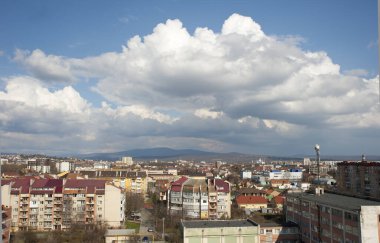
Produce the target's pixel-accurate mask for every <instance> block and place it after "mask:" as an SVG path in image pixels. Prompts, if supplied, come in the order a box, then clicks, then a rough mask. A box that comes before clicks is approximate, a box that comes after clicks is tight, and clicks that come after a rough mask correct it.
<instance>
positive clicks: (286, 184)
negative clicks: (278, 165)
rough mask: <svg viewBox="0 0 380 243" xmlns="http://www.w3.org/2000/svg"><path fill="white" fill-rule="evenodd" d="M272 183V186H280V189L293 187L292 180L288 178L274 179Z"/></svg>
mask: <svg viewBox="0 0 380 243" xmlns="http://www.w3.org/2000/svg"><path fill="white" fill-rule="evenodd" d="M270 185H271V186H272V187H278V188H279V189H288V188H291V187H292V185H291V183H290V181H289V180H287V179H272V180H271V181H270Z"/></svg>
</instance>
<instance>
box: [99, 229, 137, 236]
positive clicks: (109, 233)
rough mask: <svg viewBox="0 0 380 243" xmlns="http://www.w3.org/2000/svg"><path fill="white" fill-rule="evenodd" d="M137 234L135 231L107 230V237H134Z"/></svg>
mask: <svg viewBox="0 0 380 243" xmlns="http://www.w3.org/2000/svg"><path fill="white" fill-rule="evenodd" d="M135 233H136V230H135V229H107V231H106V234H105V236H122V235H133V234H135Z"/></svg>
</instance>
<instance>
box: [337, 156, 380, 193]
mask: <svg viewBox="0 0 380 243" xmlns="http://www.w3.org/2000/svg"><path fill="white" fill-rule="evenodd" d="M336 182H337V186H338V190H339V191H340V192H343V193H347V194H350V195H357V196H363V197H368V198H375V199H380V183H379V182H380V163H379V162H367V161H365V160H364V159H363V160H362V161H361V162H347V161H345V162H342V163H338V170H337V178H336Z"/></svg>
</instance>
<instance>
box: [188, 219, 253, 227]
mask: <svg viewBox="0 0 380 243" xmlns="http://www.w3.org/2000/svg"><path fill="white" fill-rule="evenodd" d="M182 226H183V227H184V228H225V227H251V226H257V224H256V223H255V222H253V221H252V220H249V219H245V220H191V221H190V220H183V221H182Z"/></svg>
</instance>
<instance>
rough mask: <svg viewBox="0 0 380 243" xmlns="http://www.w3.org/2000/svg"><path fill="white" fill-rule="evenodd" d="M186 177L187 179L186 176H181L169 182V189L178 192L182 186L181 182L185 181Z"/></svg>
mask: <svg viewBox="0 0 380 243" xmlns="http://www.w3.org/2000/svg"><path fill="white" fill-rule="evenodd" d="M187 179H188V178H187V177H185V176H182V177H181V178H179V179H178V180H176V181H173V182H172V183H171V186H170V190H171V191H173V192H180V191H181V188H182V184H183V183H185V181H187Z"/></svg>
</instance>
